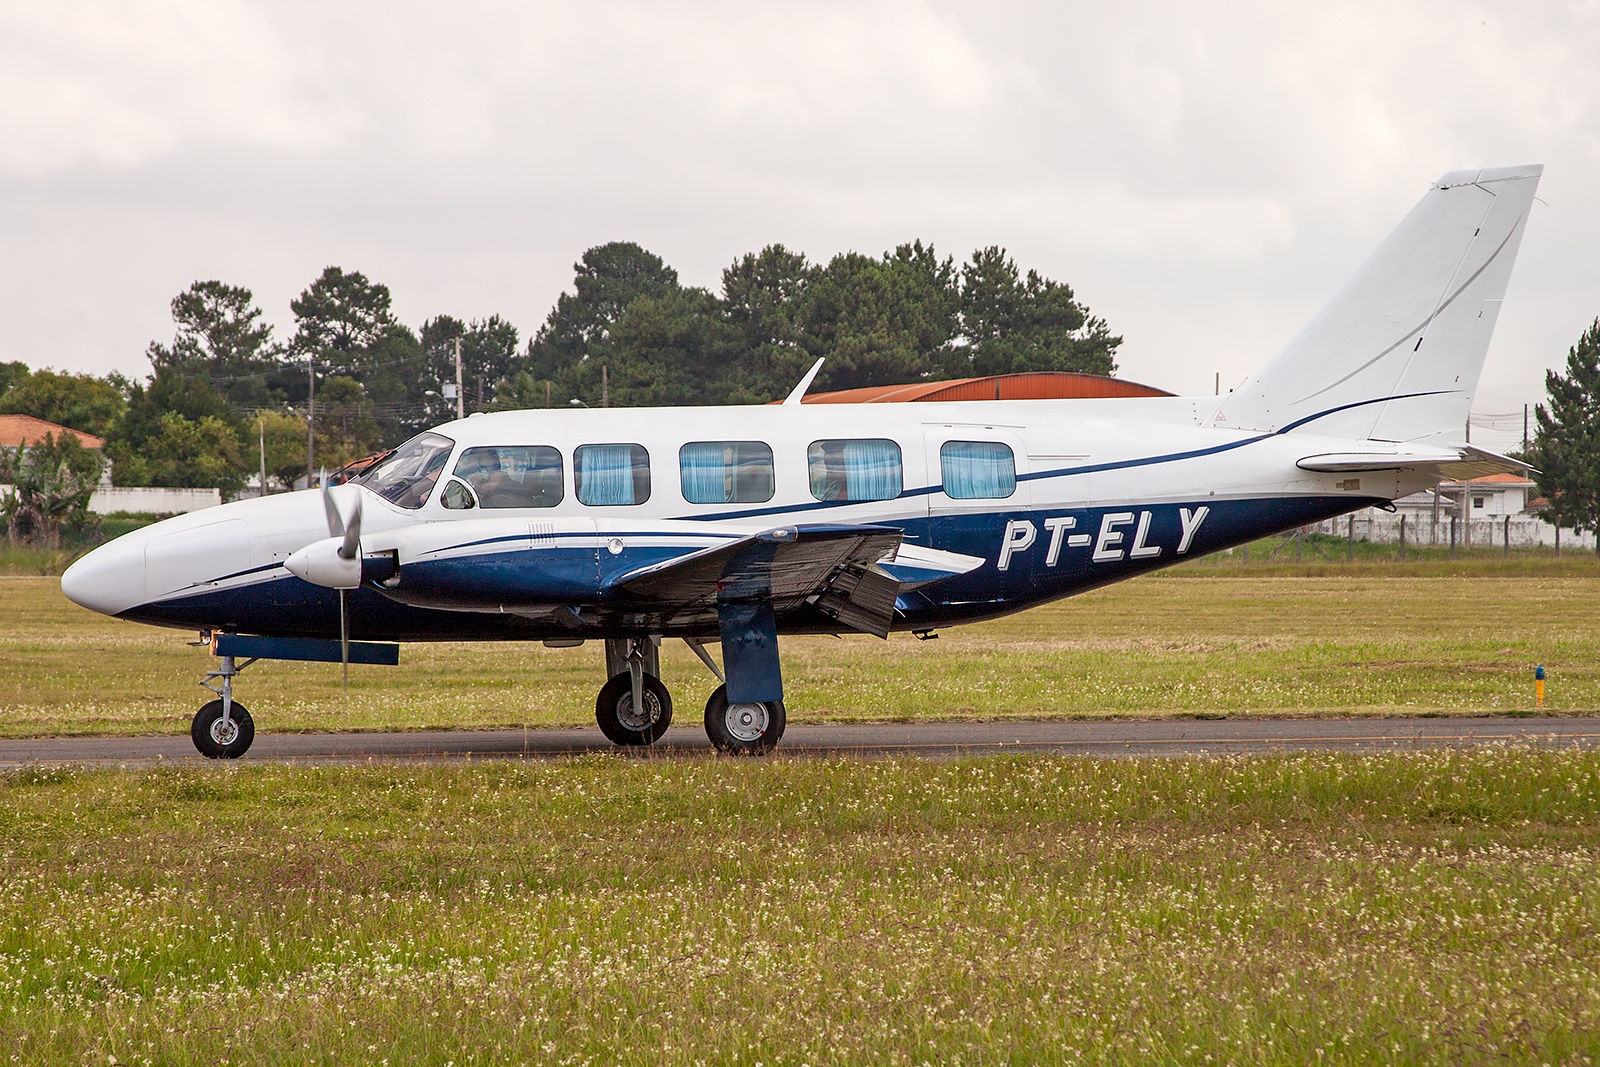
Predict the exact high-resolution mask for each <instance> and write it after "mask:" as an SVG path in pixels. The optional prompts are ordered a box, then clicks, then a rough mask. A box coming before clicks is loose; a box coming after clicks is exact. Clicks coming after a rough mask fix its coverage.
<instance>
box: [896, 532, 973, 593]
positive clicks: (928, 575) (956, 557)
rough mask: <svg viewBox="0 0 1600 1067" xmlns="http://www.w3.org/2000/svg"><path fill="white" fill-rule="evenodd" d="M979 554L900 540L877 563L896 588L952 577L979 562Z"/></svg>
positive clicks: (916, 586) (965, 572) (905, 590)
mask: <svg viewBox="0 0 1600 1067" xmlns="http://www.w3.org/2000/svg"><path fill="white" fill-rule="evenodd" d="M983 564H984V559H983V557H982V556H967V555H963V554H961V553H960V552H945V551H943V550H941V549H937V548H923V547H922V546H920V545H908V544H906V543H905V542H903V541H902V542H901V543H900V549H899V551H897V552H895V554H894V555H893V556H891V557H890V558H889V559H886V560H884V561H883V562H882V563H879V564H878V569H879V570H881V571H883V572H884V573H885V574H887V575H889V577H891V578H893V579H894V580H895V581H897V582H899V583H900V592H902V593H904V592H908V591H909V590H912V589H920V588H922V587H923V586H925V585H932V584H933V583H934V582H942V581H944V580H945V579H947V578H956V577H959V576H960V575H963V574H967V573H969V572H971V571H975V570H977V569H978V568H979V567H981V566H983Z"/></svg>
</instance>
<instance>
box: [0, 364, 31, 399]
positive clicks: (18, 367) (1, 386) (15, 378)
mask: <svg viewBox="0 0 1600 1067" xmlns="http://www.w3.org/2000/svg"><path fill="white" fill-rule="evenodd" d="M28 373H29V371H28V365H27V364H26V363H21V362H17V363H0V397H3V396H5V395H6V394H7V393H9V392H10V391H11V387H12V386H14V385H16V384H17V383H18V382H20V381H22V380H24V379H25V378H27V377H28Z"/></svg>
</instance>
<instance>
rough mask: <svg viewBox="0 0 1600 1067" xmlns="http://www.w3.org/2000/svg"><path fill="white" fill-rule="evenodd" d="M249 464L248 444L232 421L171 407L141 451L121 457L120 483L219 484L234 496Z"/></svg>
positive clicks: (182, 486) (194, 486)
mask: <svg viewBox="0 0 1600 1067" xmlns="http://www.w3.org/2000/svg"><path fill="white" fill-rule="evenodd" d="M245 467H246V464H245V461H244V448H243V442H242V441H241V440H240V438H239V433H238V431H237V430H236V429H235V428H234V427H233V425H232V424H231V423H228V422H224V421H223V420H222V419H219V418H217V417H216V416H215V415H206V416H204V417H203V418H201V419H199V420H198V421H194V420H190V419H187V418H184V417H183V416H182V415H180V414H179V413H178V412H176V411H168V412H166V413H165V414H163V415H162V416H161V421H160V428H159V429H158V430H157V432H156V433H154V434H152V435H151V436H150V437H148V438H147V439H146V440H145V441H144V445H143V447H142V448H141V449H140V451H139V452H137V453H133V454H130V455H128V456H126V457H125V458H119V459H117V461H116V467H115V473H116V477H117V484H119V485H159V486H167V487H171V488H178V489H212V488H215V489H221V490H222V495H223V496H224V497H230V496H236V495H238V492H239V490H240V489H242V488H243V487H244V481H245V475H244V470H245Z"/></svg>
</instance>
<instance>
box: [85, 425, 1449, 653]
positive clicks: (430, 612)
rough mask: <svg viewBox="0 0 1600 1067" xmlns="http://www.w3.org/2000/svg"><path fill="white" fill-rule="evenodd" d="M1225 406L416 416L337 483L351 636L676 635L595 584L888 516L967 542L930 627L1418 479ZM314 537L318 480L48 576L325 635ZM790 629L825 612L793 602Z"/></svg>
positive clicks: (1308, 516)
mask: <svg viewBox="0 0 1600 1067" xmlns="http://www.w3.org/2000/svg"><path fill="white" fill-rule="evenodd" d="M1217 405H1218V401H1216V400H1215V399H1213V398H1203V399H1192V398H1183V397H1170V398H1136V399H1115V400H1034V401H982V402H963V403H947V404H928V403H916V404H882V405H845V404H836V405H804V406H763V407H705V408H614V409H599V410H597V409H582V410H531V411H516V412H501V413H494V414H486V415H481V416H474V417H471V418H467V419H463V420H460V421H457V422H453V423H449V424H446V425H443V426H440V427H438V428H437V429H435V430H433V431H431V434H433V435H434V437H435V438H436V440H435V441H434V444H433V448H434V450H435V452H436V453H438V456H435V458H433V459H430V460H428V462H429V463H431V464H432V466H433V476H432V481H431V483H429V484H427V485H426V486H423V485H422V484H421V483H422V482H423V481H426V480H427V478H426V471H423V470H421V468H419V476H418V478H416V479H415V480H413V481H412V482H410V483H408V486H409V487H408V488H406V489H405V491H396V490H395V483H394V482H393V481H392V480H391V482H390V483H389V484H388V485H387V487H385V486H382V485H370V484H369V485H368V486H364V487H343V488H341V489H340V490H339V491H340V492H341V493H344V494H347V495H348V494H353V493H360V494H362V503H363V510H364V523H365V525H364V527H363V532H362V543H363V547H364V551H366V552H368V553H373V552H378V553H388V554H390V555H391V556H392V557H393V558H394V560H395V562H396V564H397V566H398V571H397V573H396V574H395V575H394V576H393V577H391V578H389V579H388V580H387V581H385V582H378V581H370V582H367V583H364V584H363V586H362V587H361V588H360V589H357V590H355V591H354V592H353V594H352V597H351V601H350V612H351V628H352V629H351V633H352V636H355V637H361V638H369V639H385V640H470V639H506V640H536V639H574V638H584V637H600V636H607V635H611V634H615V633H618V632H639V631H648V632H654V633H659V634H664V635H668V636H670V635H672V634H674V633H675V632H676V631H675V630H674V627H673V624H672V621H671V620H670V619H651V618H642V617H640V616H639V615H638V613H637V611H634V610H632V609H630V608H629V606H627V605H621V604H614V603H610V602H609V601H608V597H607V592H606V591H607V589H608V588H609V586H608V581H609V580H610V579H612V578H614V577H615V576H617V575H620V574H624V573H629V572H633V571H637V570H638V569H639V568H641V567H644V566H649V565H651V564H654V563H660V562H663V561H669V560H672V559H674V558H677V557H682V556H684V555H685V554H686V553H691V552H695V551H700V550H703V549H706V548H708V547H710V546H713V545H716V544H718V543H722V542H725V541H726V540H727V539H729V538H737V537H740V536H744V535H748V534H750V533H752V532H757V531H762V530H769V529H772V528H775V527H783V526H788V525H796V524H807V523H838V524H851V525H867V526H888V527H893V528H895V529H898V530H900V531H902V532H903V537H904V544H906V545H910V546H917V547H921V548H928V549H936V550H942V551H946V552H954V553H960V554H962V555H965V556H970V557H979V558H981V559H982V560H983V564H982V565H981V566H978V567H976V568H975V569H971V570H969V571H967V572H966V573H963V574H960V575H958V576H956V577H952V578H949V579H947V580H945V581H941V582H938V583H936V584H932V585H928V586H926V587H923V588H919V589H917V590H915V591H911V592H907V593H906V594H904V595H903V596H901V597H900V598H899V600H898V601H897V603H896V612H895V622H894V628H896V629H903V630H923V629H930V628H934V627H938V626H943V625H951V624H955V623H960V622H966V621H972V620H976V619H982V618H987V617H993V616H996V615H1000V614H1005V613H1008V612H1012V611H1017V610H1020V609H1023V608H1026V607H1029V606H1031V605H1033V604H1038V603H1041V602H1044V601H1048V600H1052V599H1056V598H1059V597H1063V596H1069V595H1071V594H1073V593H1077V592H1081V591H1083V590H1085V589H1089V588H1093V587H1096V586H1101V585H1105V584H1107V583H1110V582H1114V581H1118V580H1120V579H1123V578H1128V577H1132V576H1134V575H1136V574H1140V573H1143V572H1146V571H1149V570H1152V569H1155V568H1159V567H1163V566H1167V565H1171V564H1173V563H1177V562H1180V561H1181V560H1183V559H1186V558H1190V557H1193V556H1198V555H1201V554H1204V553H1207V552H1213V551H1217V550H1219V549H1223V548H1227V547H1230V546H1233V545H1237V544H1240V543H1243V542H1248V541H1250V540H1253V539H1255V538H1258V537H1262V536H1266V535H1268V534H1271V533H1274V532H1278V531H1282V530H1287V529H1291V528H1294V527H1297V526H1301V525H1304V524H1306V523H1310V522H1315V521H1319V520H1321V519H1325V518H1328V517H1330V516H1333V515H1338V514H1341V513H1343V512H1346V511H1350V510H1353V509H1355V508H1359V507H1364V506H1367V505H1369V504H1372V503H1375V502H1380V501H1387V500H1390V499H1393V498H1394V497H1396V496H1399V495H1402V494H1404V493H1407V492H1413V491H1415V490H1416V489H1417V488H1420V487H1421V485H1422V484H1426V482H1427V481H1428V479H1426V478H1423V477H1421V476H1416V475H1411V476H1408V475H1406V474H1404V473H1400V472H1392V471H1391V472H1387V473H1378V474H1373V473H1370V472H1368V473H1363V474H1361V475H1360V476H1359V477H1352V476H1350V475H1348V474H1344V473H1319V472H1315V471H1308V470H1303V469H1300V468H1299V467H1297V466H1296V462H1297V461H1298V460H1300V459H1301V458H1302V457H1305V456H1307V455H1312V454H1316V453H1338V452H1342V451H1349V450H1351V449H1353V448H1358V447H1366V446H1368V445H1369V444H1370V443H1369V442H1357V441H1348V440H1342V439H1338V438H1318V437H1317V436H1316V435H1315V433H1314V430H1315V426H1314V425H1313V426H1301V427H1299V428H1297V429H1296V430H1295V431H1294V432H1292V433H1263V432H1259V431H1243V430H1235V429H1224V428H1219V427H1217V426H1215V425H1213V424H1212V418H1213V416H1214V415H1215V413H1216V409H1217ZM439 442H442V443H439ZM440 456H442V458H439V457H440ZM370 480H371V478H370V476H369V482H370ZM453 483H457V484H459V488H452V484H453ZM328 535H329V531H328V523H327V517H326V514H325V511H324V505H323V501H322V499H321V497H320V495H319V494H318V493H315V492H300V493H289V494H282V495H279V496H269V497H265V498H260V499H251V500H243V501H237V502H234V503H231V504H226V505H223V506H221V507H217V508H211V509H208V510H205V511H201V512H197V513H192V514H188V515H183V516H178V517H176V518H172V519H168V520H166V521H164V522H160V523H156V524H154V525H152V526H150V527H147V528H145V529H142V530H138V531H136V532H134V533H131V534H128V535H126V536H124V537H121V538H118V539H117V540H115V541H113V542H110V543H108V544H106V545H104V546H102V547H100V548H98V549H96V550H94V551H93V552H91V553H89V554H88V555H87V556H85V557H84V558H83V559H82V560H80V561H79V562H77V563H76V564H74V565H73V567H72V568H70V569H69V571H68V572H67V574H66V575H65V576H64V577H63V580H62V586H63V589H64V590H65V592H66V594H67V595H68V596H69V597H70V598H71V599H73V600H74V601H76V602H77V603H79V604H82V605H84V606H86V607H90V608H93V609H94V610H97V611H101V612H104V613H106V614H110V615H116V616H119V617H122V618H126V619H132V620H137V621H141V622H147V623H154V624H158V625H164V626H173V627H181V628H186V629H194V630H223V631H235V632H241V633H253V634H263V635H274V636H315V637H331V636H336V635H337V634H338V632H339V623H338V594H337V592H336V591H335V590H333V589H329V588H324V587H322V586H318V585H313V584H310V583H308V582H307V581H305V580H303V579H302V578H300V577H297V576H296V575H295V574H293V573H291V572H290V571H289V570H288V569H287V568H286V567H285V562H286V561H287V560H288V559H289V557H290V556H291V555H293V554H294V553H296V552H297V551H299V550H301V549H303V548H305V547H306V546H307V545H309V544H311V543H313V542H316V541H320V540H322V539H325V538H327V537H328ZM780 629H781V630H782V631H783V632H791V633H792V632H833V631H835V630H837V629H838V626H837V625H836V624H834V623H832V622H831V621H830V620H829V619H827V618H826V617H824V616H822V615H815V616H810V615H804V614H802V615H798V616H795V617H791V618H788V619H784V620H780ZM684 635H685V636H692V634H689V633H687V632H686V633H685V634H684Z"/></svg>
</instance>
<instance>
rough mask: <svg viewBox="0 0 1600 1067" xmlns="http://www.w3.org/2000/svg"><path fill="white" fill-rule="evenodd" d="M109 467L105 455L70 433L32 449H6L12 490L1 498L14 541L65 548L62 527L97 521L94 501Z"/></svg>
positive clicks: (1, 458) (4, 471) (4, 470)
mask: <svg viewBox="0 0 1600 1067" xmlns="http://www.w3.org/2000/svg"><path fill="white" fill-rule="evenodd" d="M103 466H104V460H103V459H102V458H101V457H100V455H99V453H97V452H94V451H92V450H90V449H87V448H84V447H83V445H82V443H80V442H79V441H78V438H77V437H76V436H75V435H74V434H70V433H64V434H62V435H61V436H60V438H55V437H53V436H52V435H50V434H46V435H45V437H44V440H42V441H38V442H36V443H34V444H33V445H32V446H19V447H18V448H16V449H0V482H7V483H10V484H11V486H12V490H11V492H9V493H7V494H6V495H5V496H3V497H0V514H3V515H4V516H5V519H6V536H7V538H8V539H9V540H10V542H11V543H12V544H14V545H15V544H18V543H19V542H22V541H28V542H31V543H33V544H38V545H43V546H44V547H46V548H59V547H60V546H61V528H62V526H84V525H88V524H90V523H92V522H94V521H95V520H94V519H93V518H92V516H90V514H89V498H90V497H92V496H93V495H94V491H95V487H96V486H97V485H99V484H100V472H101V470H102V469H103Z"/></svg>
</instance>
